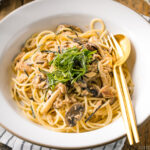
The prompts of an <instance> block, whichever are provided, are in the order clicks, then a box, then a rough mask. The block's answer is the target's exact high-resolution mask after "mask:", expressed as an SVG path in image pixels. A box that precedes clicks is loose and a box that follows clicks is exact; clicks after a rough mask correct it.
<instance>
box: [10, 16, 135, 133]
mask: <svg viewBox="0 0 150 150" xmlns="http://www.w3.org/2000/svg"><path fill="white" fill-rule="evenodd" d="M96 23H100V25H101V28H100V29H96V28H95V24H96ZM107 34H108V31H107V29H106V28H105V25H104V23H103V21H102V20H101V19H93V20H92V21H91V23H90V29H89V30H88V31H85V32H82V30H81V29H80V28H79V27H76V26H73V25H59V26H58V27H57V29H56V32H53V31H49V30H45V31H42V32H40V33H36V34H34V35H33V36H31V38H29V39H28V40H27V41H26V43H25V45H24V47H23V48H22V50H21V52H20V53H19V54H18V56H17V57H16V58H15V60H14V62H13V70H14V73H15V77H12V91H11V93H12V97H13V98H14V99H15V100H16V103H17V105H18V107H19V108H20V109H22V111H23V112H24V114H25V115H26V116H27V117H28V118H29V119H30V120H32V121H33V122H35V123H38V124H41V125H43V126H45V127H47V128H49V129H50V130H54V131H58V132H77V133H79V132H85V131H91V130H95V129H98V128H101V127H104V126H106V125H108V124H109V123H111V122H112V121H114V120H116V119H118V118H119V117H120V115H121V113H120V108H119V102H118V98H117V95H116V90H115V84H114V78H113V73H112V68H113V64H114V61H115V60H116V57H117V56H116V55H115V49H114V46H113V43H112V42H111V40H110V39H109V38H108V36H107ZM74 47H75V48H76V49H78V50H79V51H80V52H82V50H83V49H87V50H88V51H95V50H96V52H93V54H92V60H91V62H90V64H89V65H88V66H87V70H86V72H85V73H84V74H83V75H82V77H80V78H79V80H77V81H75V82H72V83H71V82H70V81H67V82H58V83H57V84H55V87H53V88H52V87H51V86H50V81H49V80H50V79H51V78H50V79H49V78H48V76H47V74H52V73H53V72H54V70H55V68H54V65H50V64H49V63H50V62H52V61H54V60H55V59H56V55H62V54H63V53H64V50H67V49H68V48H74ZM72 57H74V56H72ZM64 61H65V60H64ZM79 63H80V62H79ZM123 70H124V74H125V77H126V81H127V84H128V87H129V91H130V93H131V94H132V92H133V83H132V80H131V76H130V73H129V71H128V69H127V67H126V65H124V66H123ZM98 108H99V109H98ZM76 109H79V110H78V111H76ZM73 111H74V112H73ZM79 111H80V114H78V113H79ZM71 113H77V114H76V115H75V114H71ZM67 115H68V116H67ZM69 115H70V116H69ZM91 115H93V116H91ZM72 116H74V118H73V120H72V122H68V121H67V119H70V118H71V117H72ZM90 116H91V118H89V117H90ZM67 117H68V118H67ZM69 117H70V118H69ZM75 120H76V122H75ZM69 123H70V124H69ZM71 123H72V124H71ZM73 123H75V124H73Z"/></svg>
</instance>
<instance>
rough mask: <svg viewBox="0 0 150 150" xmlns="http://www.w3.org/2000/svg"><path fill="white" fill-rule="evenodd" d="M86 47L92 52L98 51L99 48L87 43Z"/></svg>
mask: <svg viewBox="0 0 150 150" xmlns="http://www.w3.org/2000/svg"><path fill="white" fill-rule="evenodd" d="M85 47H86V48H87V49H88V50H90V51H95V50H98V46H97V45H96V44H93V43H87V44H85Z"/></svg>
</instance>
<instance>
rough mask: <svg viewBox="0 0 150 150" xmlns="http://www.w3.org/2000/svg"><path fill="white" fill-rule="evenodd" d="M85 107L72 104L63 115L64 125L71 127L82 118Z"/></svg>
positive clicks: (80, 104) (79, 104)
mask: <svg viewBox="0 0 150 150" xmlns="http://www.w3.org/2000/svg"><path fill="white" fill-rule="evenodd" d="M84 111H85V107H84V105H83V104H82V103H76V104H73V105H72V106H71V107H70V109H69V110H68V111H67V113H66V115H65V121H66V124H67V125H68V126H70V127H73V126H75V125H76V124H77V121H80V120H81V118H82V117H83V114H84Z"/></svg>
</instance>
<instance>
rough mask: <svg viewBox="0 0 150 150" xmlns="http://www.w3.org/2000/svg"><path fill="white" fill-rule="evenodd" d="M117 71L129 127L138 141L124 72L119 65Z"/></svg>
mask: <svg viewBox="0 0 150 150" xmlns="http://www.w3.org/2000/svg"><path fill="white" fill-rule="evenodd" d="M119 73H120V79H121V84H122V89H123V92H124V96H125V102H126V106H127V111H128V114H129V119H130V123H131V127H132V132H133V136H134V139H135V142H136V143H138V142H139V141H140V140H139V134H138V131H137V126H136V119H135V113H134V109H133V106H132V102H131V97H130V94H129V90H128V86H127V82H126V80H125V77H124V74H123V70H122V66H119Z"/></svg>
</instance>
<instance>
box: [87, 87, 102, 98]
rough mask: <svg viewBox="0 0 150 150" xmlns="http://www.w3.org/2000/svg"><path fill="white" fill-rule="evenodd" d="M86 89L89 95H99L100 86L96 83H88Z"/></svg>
mask: <svg viewBox="0 0 150 150" xmlns="http://www.w3.org/2000/svg"><path fill="white" fill-rule="evenodd" d="M87 90H88V92H89V93H90V95H91V96H94V97H98V96H100V87H99V86H97V85H96V84H91V85H88V88H87Z"/></svg>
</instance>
